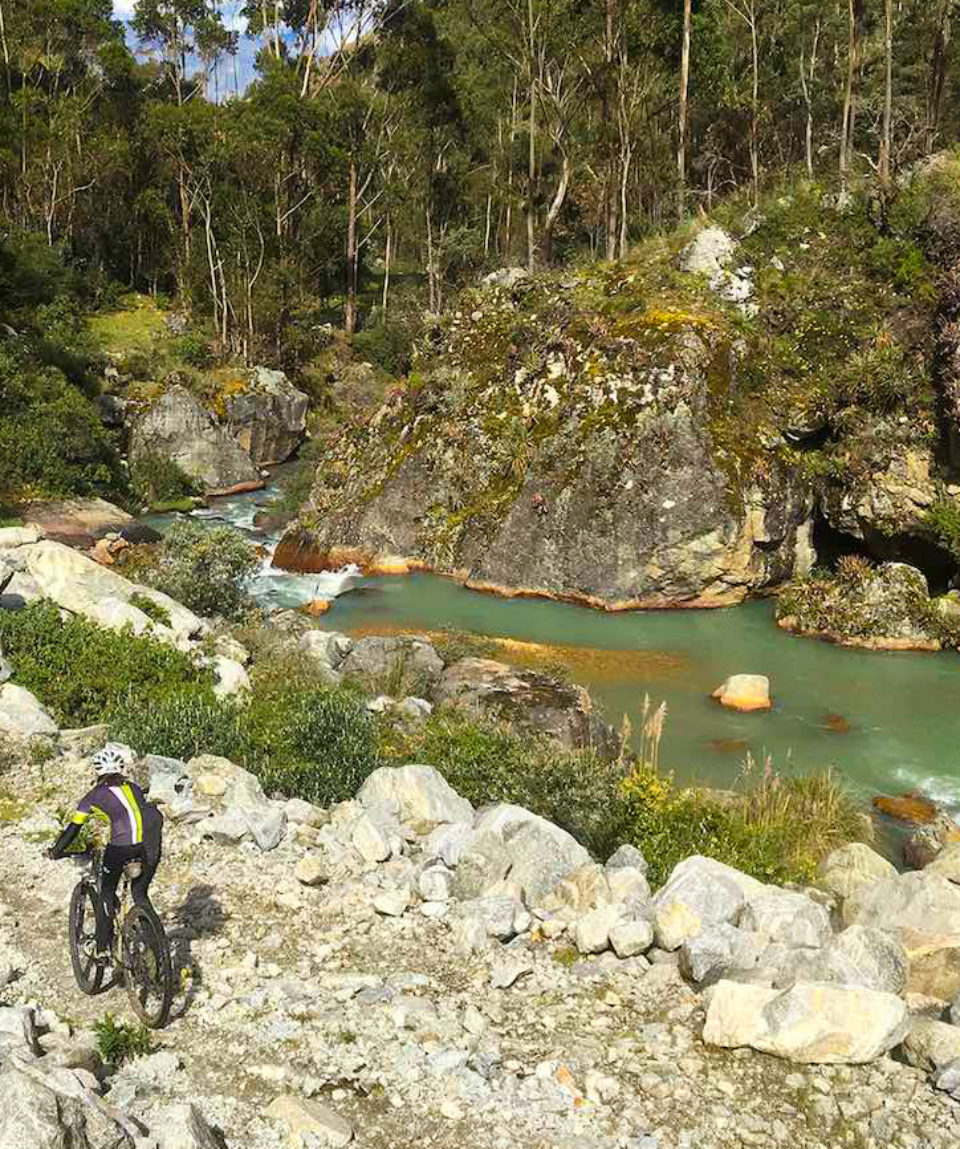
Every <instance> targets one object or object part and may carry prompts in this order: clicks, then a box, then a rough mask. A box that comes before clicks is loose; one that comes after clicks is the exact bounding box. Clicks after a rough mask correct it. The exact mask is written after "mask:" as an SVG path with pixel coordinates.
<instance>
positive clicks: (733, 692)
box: [713, 674, 773, 712]
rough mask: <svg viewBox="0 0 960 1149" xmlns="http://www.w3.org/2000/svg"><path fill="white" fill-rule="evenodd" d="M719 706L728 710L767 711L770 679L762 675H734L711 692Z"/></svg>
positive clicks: (770, 705)
mask: <svg viewBox="0 0 960 1149" xmlns="http://www.w3.org/2000/svg"><path fill="white" fill-rule="evenodd" d="M713 697H714V698H716V699H717V701H718V702H719V703H720V705H721V706H725V707H727V708H728V709H730V710H741V711H745V712H749V711H751V710H769V709H770V708H771V707H772V706H773V703H772V702H771V701H770V679H769V678H767V677H766V676H765V675H763V674H734V675H731V677H730V678H728V679H727V680H726V682H724V683H723V684H722V685H721V686H718V687H717V689H716V690H715V691H714V692H713Z"/></svg>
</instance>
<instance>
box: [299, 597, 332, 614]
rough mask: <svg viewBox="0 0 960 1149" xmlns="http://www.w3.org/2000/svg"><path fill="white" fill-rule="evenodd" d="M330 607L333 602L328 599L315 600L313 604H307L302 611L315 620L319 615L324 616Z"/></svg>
mask: <svg viewBox="0 0 960 1149" xmlns="http://www.w3.org/2000/svg"><path fill="white" fill-rule="evenodd" d="M332 606H333V602H332V601H331V600H330V599H329V598H315V599H314V600H313V602H308V603H307V605H306V606H305V607H304V608H303V609H304V611H305V612H306V613H307V614H311V615H313V616H314V618H316V617H318V616H319V615H321V614H326V613H327V611H328V610H329V609H330V608H331V607H332Z"/></svg>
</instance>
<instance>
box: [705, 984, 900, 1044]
mask: <svg viewBox="0 0 960 1149" xmlns="http://www.w3.org/2000/svg"><path fill="white" fill-rule="evenodd" d="M909 1024H910V1022H909V1015H908V1013H907V1007H906V1004H905V1003H904V1002H903V1001H902V1000H901V999H900V998H899V997H896V996H894V995H893V994H891V993H880V992H878V991H876V990H869V989H860V988H851V987H847V986H836V985H823V984H815V983H798V984H797V985H795V986H793V987H792V988H791V989H788V990H784V991H780V990H775V989H766V988H764V987H761V986H755V985H744V984H741V983H739V982H732V981H721V982H719V983H718V984H717V985H716V986H715V987H714V989H713V991H712V996H711V998H710V1005H709V1008H708V1010H707V1021H706V1025H705V1026H704V1031H703V1040H704V1041H705V1042H706V1043H707V1044H708V1045H719V1046H725V1047H727V1048H736V1047H738V1046H744V1045H748V1046H750V1047H751V1048H753V1049H757V1050H759V1051H760V1052H762V1053H772V1054H773V1055H774V1056H776V1057H783V1058H786V1059H787V1060H788V1061H796V1062H805V1063H811V1064H814V1063H815V1064H828V1063H833V1064H842V1063H846V1064H861V1063H864V1062H868V1061H873V1060H874V1059H876V1058H877V1057H880V1056H881V1054H884V1053H886V1052H887V1051H888V1050H890V1049H892V1048H893V1047H894V1046H895V1045H899V1043H900V1042H901V1041H902V1040H903V1038H904V1036H905V1035H906V1033H907V1030H908V1028H909Z"/></svg>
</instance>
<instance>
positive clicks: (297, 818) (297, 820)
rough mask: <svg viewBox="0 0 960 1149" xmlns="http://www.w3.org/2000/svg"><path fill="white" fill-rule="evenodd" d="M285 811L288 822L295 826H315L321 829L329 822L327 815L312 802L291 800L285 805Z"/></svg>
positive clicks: (298, 799) (300, 799)
mask: <svg viewBox="0 0 960 1149" xmlns="http://www.w3.org/2000/svg"><path fill="white" fill-rule="evenodd" d="M283 808H284V811H285V812H286V815H287V821H288V822H290V823H291V825H294V826H315V827H318V828H319V827H320V826H323V825H326V823H327V821H328V817H327V813H326V811H325V810H322V809H321V808H320V807H319V806H314V805H313V803H312V802H304V800H303V799H302V798H289V799H287V802H286V804H285V805H284V807H283Z"/></svg>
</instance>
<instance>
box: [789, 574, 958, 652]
mask: <svg viewBox="0 0 960 1149" xmlns="http://www.w3.org/2000/svg"><path fill="white" fill-rule="evenodd" d="M777 621H778V623H779V625H780V626H781V627H782V628H783V629H784V630H791V631H794V632H795V633H798V634H803V635H809V636H811V637H814V638H823V639H826V640H827V641H829V642H836V643H839V644H840V645H842V646H856V647H862V648H864V649H868V650H939V649H940V648H941V646H942V645H943V641H944V638H945V637H946V638H949V633H948V630H947V628H945V627H944V626H943V625H942V624H941V622H940V621H939V616H938V614H937V612H936V611H935V609H934V608H933V605H932V602H931V599H930V592H929V590H928V587H927V580H926V578H925V577H924V576H923V574H922V573H921V572H920V571H918V570H917V569H916V567H912V566H908V565H907V564H906V563H883V564H882V565H880V566H878V567H874V566H872V565H871V564H870V563H869V562H867V561H866V560H864V559H860V558H856V557H851V558H847V559H843V560H841V562H840V565H839V567H838V570H837V573H836V575H825V576H824V575H818V576H815V577H811V578H805V579H798V580H796V581H795V582H794V583H793V584H792V585H791V586H790V587H788V588H787V590H785V591H784V593H783V594H782V595H781V596H780V602H779V605H778V610H777Z"/></svg>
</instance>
